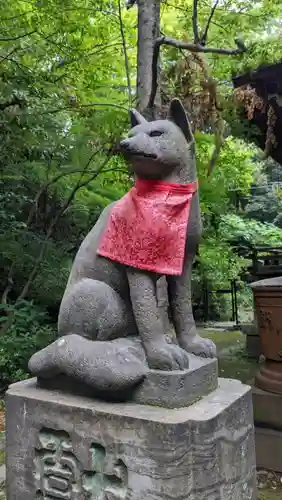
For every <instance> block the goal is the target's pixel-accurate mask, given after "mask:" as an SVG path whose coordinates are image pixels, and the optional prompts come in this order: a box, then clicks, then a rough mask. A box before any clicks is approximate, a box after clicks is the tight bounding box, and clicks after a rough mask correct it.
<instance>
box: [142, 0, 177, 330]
mask: <svg viewBox="0 0 282 500" xmlns="http://www.w3.org/2000/svg"><path fill="white" fill-rule="evenodd" d="M159 34H160V0H138V53H137V88H136V93H137V107H138V109H139V111H140V112H141V113H142V114H143V115H144V116H145V117H146V118H147V119H148V120H153V119H155V118H159V117H160V116H161V98H160V92H157V95H156V99H155V106H154V113H153V110H148V109H147V105H148V102H149V97H150V94H151V86H152V58H153V49H154V42H155V40H156V38H158V37H159ZM159 88H160V86H158V89H159ZM157 299H158V305H159V311H160V315H161V317H162V320H163V324H164V330H165V332H166V333H169V332H170V330H171V325H170V322H169V319H168V294H167V283H166V279H165V277H162V278H160V279H159V280H158V283H157Z"/></svg>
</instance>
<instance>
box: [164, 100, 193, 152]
mask: <svg viewBox="0 0 282 500" xmlns="http://www.w3.org/2000/svg"><path fill="white" fill-rule="evenodd" d="M168 119H169V120H171V121H172V122H174V123H175V125H177V126H178V127H179V128H180V129H181V130H182V132H183V134H184V135H185V137H186V140H187V142H192V141H193V140H194V136H193V133H192V130H191V126H190V122H189V119H188V116H187V114H186V111H185V109H184V107H183V105H182V103H181V101H180V100H179V99H176V98H175V99H172V101H171V103H170V106H169V111H168Z"/></svg>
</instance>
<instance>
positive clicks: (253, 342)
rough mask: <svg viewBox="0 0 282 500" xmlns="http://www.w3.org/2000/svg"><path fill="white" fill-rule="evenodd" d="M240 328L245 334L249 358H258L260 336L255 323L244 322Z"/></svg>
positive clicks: (259, 353) (260, 350) (260, 351)
mask: <svg viewBox="0 0 282 500" xmlns="http://www.w3.org/2000/svg"><path fill="white" fill-rule="evenodd" d="M240 329H241V331H242V332H243V333H245V335H246V351H247V355H248V357H249V358H254V359H259V357H260V355H261V353H262V349H261V342H260V336H259V332H258V329H257V326H256V325H255V323H245V324H242V325H241V326H240Z"/></svg>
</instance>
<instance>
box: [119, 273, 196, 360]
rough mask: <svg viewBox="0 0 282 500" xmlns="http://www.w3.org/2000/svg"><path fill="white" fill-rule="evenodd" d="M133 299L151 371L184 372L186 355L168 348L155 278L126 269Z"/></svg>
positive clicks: (177, 348) (136, 319) (136, 318)
mask: <svg viewBox="0 0 282 500" xmlns="http://www.w3.org/2000/svg"><path fill="white" fill-rule="evenodd" d="M127 277H128V283H129V289H130V298H131V303H132V309H133V313H134V316H135V321H136V324H137V327H138V331H139V335H140V337H141V340H142V344H143V347H144V350H145V353H146V358H147V362H148V365H149V367H150V368H153V369H156V370H179V369H180V370H184V369H185V368H188V367H189V357H188V355H187V353H186V352H185V351H184V350H183V349H181V348H180V347H179V346H178V345H172V344H167V342H166V340H165V335H164V329H163V324H162V321H161V318H160V315H159V311H158V305H157V291H156V276H155V275H154V274H152V273H149V272H144V271H140V270H138V269H135V268H128V269H127Z"/></svg>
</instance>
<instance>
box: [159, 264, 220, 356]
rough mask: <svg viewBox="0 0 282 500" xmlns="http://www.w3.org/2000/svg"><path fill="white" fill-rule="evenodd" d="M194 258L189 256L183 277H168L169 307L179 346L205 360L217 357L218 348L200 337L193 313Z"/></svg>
mask: <svg viewBox="0 0 282 500" xmlns="http://www.w3.org/2000/svg"><path fill="white" fill-rule="evenodd" d="M192 263H193V257H192V256H189V255H187V256H186V259H185V263H184V267H183V272H182V275H181V276H167V283H168V297H169V305H170V310H171V315H172V321H173V324H174V328H175V333H176V336H177V340H178V344H179V345H180V346H181V347H182V348H183V349H185V351H187V352H190V353H191V354H195V355H197V356H202V357H205V358H214V357H216V346H215V344H214V343H213V342H212V340H210V339H205V338H202V337H200V335H198V333H197V330H196V325H195V321H194V316H193V311H192V297H191V273H192Z"/></svg>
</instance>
